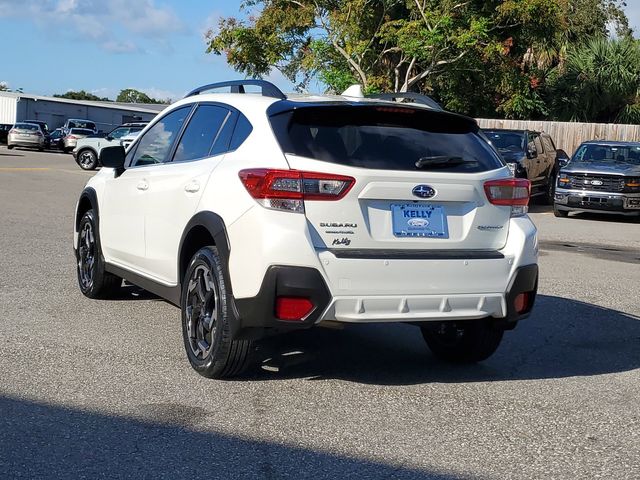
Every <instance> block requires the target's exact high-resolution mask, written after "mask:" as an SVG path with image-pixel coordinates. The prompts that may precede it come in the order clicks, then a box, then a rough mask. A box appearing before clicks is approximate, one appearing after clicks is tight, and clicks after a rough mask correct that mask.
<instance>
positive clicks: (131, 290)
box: [110, 282, 166, 302]
mask: <svg viewBox="0 0 640 480" xmlns="http://www.w3.org/2000/svg"><path fill="white" fill-rule="evenodd" d="M110 300H116V301H122V300H158V301H162V302H165V301H166V300H164V299H162V298H160V297H158V296H157V295H155V294H153V293H151V292H149V291H147V290H144V289H143V288H140V287H138V286H136V285H132V284H130V283H127V282H124V284H123V285H122V287H121V288H120V290H119V291H118V293H117V294H116V295H115V296H113V297H110Z"/></svg>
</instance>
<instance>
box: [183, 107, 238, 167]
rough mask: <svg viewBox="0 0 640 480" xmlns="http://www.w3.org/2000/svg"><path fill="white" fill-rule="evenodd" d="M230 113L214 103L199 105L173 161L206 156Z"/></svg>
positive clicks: (184, 160)
mask: <svg viewBox="0 0 640 480" xmlns="http://www.w3.org/2000/svg"><path fill="white" fill-rule="evenodd" d="M230 113H231V112H230V111H229V110H227V109H226V108H223V107H218V106H216V105H200V106H199V107H198V109H197V110H196V112H195V113H194V114H193V116H192V117H191V120H189V124H188V125H187V128H185V130H184V134H183V135H182V138H181V139H180V143H178V148H177V149H176V153H175V155H174V157H173V161H174V162H186V161H189V160H197V159H199V158H205V157H208V156H209V155H210V153H209V152H211V147H212V146H213V143H214V142H215V140H216V138H217V136H218V132H219V131H220V128H221V127H222V125H223V124H224V123H225V121H226V120H227V117H228V116H229V115H230Z"/></svg>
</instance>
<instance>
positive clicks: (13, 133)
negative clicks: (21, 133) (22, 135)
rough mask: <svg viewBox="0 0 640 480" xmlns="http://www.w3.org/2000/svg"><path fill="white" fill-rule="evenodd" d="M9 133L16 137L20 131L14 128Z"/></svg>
mask: <svg viewBox="0 0 640 480" xmlns="http://www.w3.org/2000/svg"><path fill="white" fill-rule="evenodd" d="M9 133H10V134H11V135H15V134H16V133H18V131H17V130H16V129H15V128H12V129H11V130H9Z"/></svg>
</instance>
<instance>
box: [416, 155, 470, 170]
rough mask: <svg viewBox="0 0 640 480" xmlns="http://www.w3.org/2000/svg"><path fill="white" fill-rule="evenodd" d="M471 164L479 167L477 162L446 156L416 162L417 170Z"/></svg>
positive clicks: (423, 158) (424, 158) (421, 159)
mask: <svg viewBox="0 0 640 480" xmlns="http://www.w3.org/2000/svg"><path fill="white" fill-rule="evenodd" d="M463 164H470V165H477V164H478V162H476V161H465V160H464V158H462V157H448V156H446V155H437V156H433V157H422V158H420V160H418V161H417V162H416V164H415V165H416V168H425V167H431V168H440V167H456V166H458V165H463Z"/></svg>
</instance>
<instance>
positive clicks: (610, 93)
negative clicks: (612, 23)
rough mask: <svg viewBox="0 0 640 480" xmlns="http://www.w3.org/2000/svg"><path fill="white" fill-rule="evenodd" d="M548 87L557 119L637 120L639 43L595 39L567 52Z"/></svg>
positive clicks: (639, 119) (639, 120)
mask: <svg viewBox="0 0 640 480" xmlns="http://www.w3.org/2000/svg"><path fill="white" fill-rule="evenodd" d="M555 77H556V78H555V80H554V81H553V85H552V90H553V96H552V97H553V98H554V105H553V109H554V111H555V113H556V115H557V116H558V118H559V119H562V120H572V121H586V122H606V123H609V122H617V123H640V43H639V42H638V41H636V40H633V39H630V38H624V39H608V38H596V39H593V40H591V41H589V42H588V43H586V44H585V45H582V46H580V47H577V48H575V49H573V50H570V51H569V54H568V56H567V61H566V63H565V64H564V65H563V66H562V67H559V68H558V69H557V72H556V76H555Z"/></svg>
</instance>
